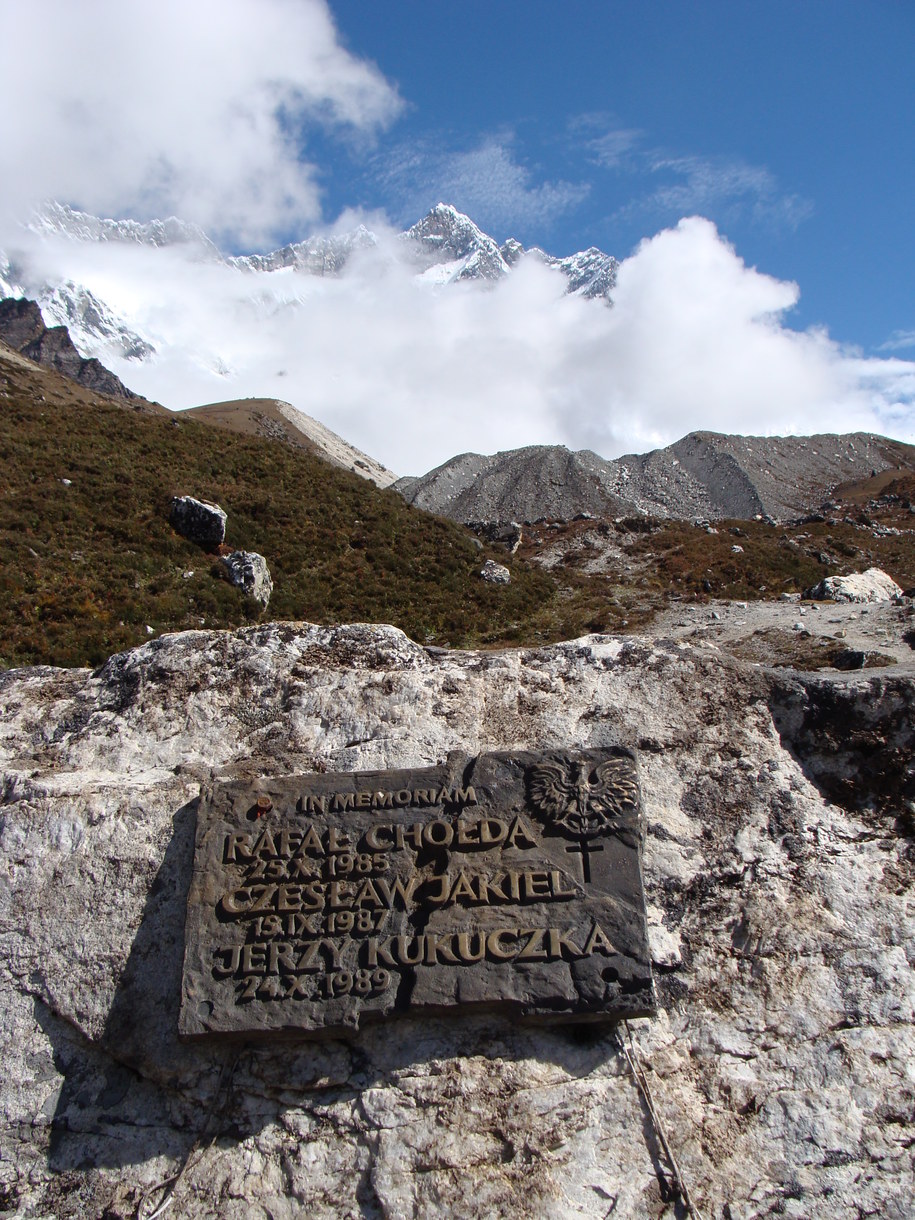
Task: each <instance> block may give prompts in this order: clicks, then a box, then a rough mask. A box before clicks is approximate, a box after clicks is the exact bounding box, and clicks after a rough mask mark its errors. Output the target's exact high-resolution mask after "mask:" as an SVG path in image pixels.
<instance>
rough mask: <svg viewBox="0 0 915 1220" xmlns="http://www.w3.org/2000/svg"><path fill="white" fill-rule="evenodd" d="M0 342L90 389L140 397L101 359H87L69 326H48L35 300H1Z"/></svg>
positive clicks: (102, 392) (129, 397)
mask: <svg viewBox="0 0 915 1220" xmlns="http://www.w3.org/2000/svg"><path fill="white" fill-rule="evenodd" d="M0 339H2V340H3V341H4V343H7V344H8V345H9V346H10V347H11V348H13V350H14V351H17V352H19V354H20V355H22V356H25V357H26V358H27V359H28V360H34V361H35V363H36V364H40V365H42V366H43V367H44V368H48V369H53V370H54V371H55V372H57V373H62V374H63V375H64V376H65V377H69V378H71V380H73V381H78V382H79V384H80V385H81V386H85V388H86V389H87V390H94V391H96V393H99V394H110V395H111V397H112V398H126V399H136V398H139V395H137V394H134V392H133V391H132V390H128V389H127V387H126V386H125V385H124V383H123V382H122V381H121V380H120V378H119V377H116V376H115V375H114V373H112V372H109V370H108V369H106V368H105V366H104V365H103V364H101V363H100V362H99V361H98V360H96V359H94V358H92V359H89V360H84V359H83V357H82V356H81V355H80V354H79V352H78V351H77V350H76V348H75V346H74V345H73V340H72V339H71V338H70V333H69V331H68V330H67V328H66V326H52V327H50V328H49V327H47V326H45V324H44V319H43V318H42V316H41V310H40V309H39V307H38V305H37V304H36V302H35V301H28V300H25V299H22V298H15V297H7V298H6V299H5V300H2V301H0Z"/></svg>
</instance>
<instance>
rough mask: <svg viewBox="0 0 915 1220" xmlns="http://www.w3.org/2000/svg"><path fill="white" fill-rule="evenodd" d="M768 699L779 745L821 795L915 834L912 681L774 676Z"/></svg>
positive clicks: (914, 696) (914, 694) (914, 693)
mask: <svg viewBox="0 0 915 1220" xmlns="http://www.w3.org/2000/svg"><path fill="white" fill-rule="evenodd" d="M769 706H770V708H771V711H772V719H773V722H774V724H775V727H776V729H777V730H778V734H779V737H780V738H781V741H782V745H783V746H785V748H786V749H787V750H789V751H790V753H791V754H792V755H793V756H794V758H795V759H796V760H797V762H798V763H799V765H800V767H801V769H802V770H803V772H804V774H805V775H806V776H807V778H808V779H809V780H810V781H811V783H813V784H814V785H815V787H816V788H817V789H818V790H819V791H820V792H821V793H822V795H823V796H824V797H825V798H826V799H827V800H829V801H832V802H834V803H835V804H837V805H841V806H842V807H843V808H844V809H847V810H848V811H849V812H851V813H858V814H861V815H862V816H866V815H867V813H869V812H871V813H874V814H877V815H882V817H887V816H893V817H894V818H895V829H896V830H897V831H898V832H899V833H900V834H904V835H907V836H909V837H913V836H915V817H913V813H915V803H913V802H915V771H913V768H912V765H911V759H912V754H913V749H915V682H913V681H912V680H911V679H909V678H901V677H873V678H870V679H862V680H859V681H854V682H836V681H835V680H834V679H833V680H830V679H816V678H806V679H797V680H785V681H778V682H775V683H774V684H773V686H772V691H771V694H770V698H769Z"/></svg>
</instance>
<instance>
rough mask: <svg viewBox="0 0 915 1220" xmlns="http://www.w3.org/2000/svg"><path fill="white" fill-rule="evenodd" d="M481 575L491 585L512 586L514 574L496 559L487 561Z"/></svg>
mask: <svg viewBox="0 0 915 1220" xmlns="http://www.w3.org/2000/svg"><path fill="white" fill-rule="evenodd" d="M480 575H481V576H482V578H483V579H484V580H485V581H488V582H489V583H490V584H491V585H508V584H511V578H512V574H511V572H510V571H509V570H508V568H507V567H506V566H505V564H504V563H496V561H495V560H494V559H487V560H486V562H485V563H484V564H483V566H482V568H481V569H480Z"/></svg>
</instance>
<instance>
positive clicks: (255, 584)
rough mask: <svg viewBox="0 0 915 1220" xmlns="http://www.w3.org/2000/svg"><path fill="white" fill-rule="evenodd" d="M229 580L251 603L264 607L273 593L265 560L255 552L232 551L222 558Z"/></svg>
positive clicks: (271, 581)
mask: <svg viewBox="0 0 915 1220" xmlns="http://www.w3.org/2000/svg"><path fill="white" fill-rule="evenodd" d="M222 563H223V564H224V565H225V568H226V571H227V572H228V574H229V580H230V581H231V582H232V584H233V585H235V587H236V588H238V589H241V590H243V591H244V593H245V594H246V595H247V596H248V597H250V598H251V599H252V600H253V601H256V602H260V604H261V605H262V606H266V605H267V603H268V602H269V601H270V595H271V594H272V593H273V580H272V578H271V576H270V569H269V568H268V567H267V560H266V559H265V558H264V557H263V555H258V553H257V551H232V553H231V554H230V555H223V556H222Z"/></svg>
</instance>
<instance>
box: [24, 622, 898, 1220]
mask: <svg viewBox="0 0 915 1220" xmlns="http://www.w3.org/2000/svg"><path fill="white" fill-rule="evenodd" d="M0 703H2V706H3V708H4V715H3V719H2V721H0V782H2V809H0V847H2V859H3V862H4V864H3V868H2V870H0V996H2V1000H0V1002H2V1006H3V1014H4V1019H3V1021H2V1023H0V1059H2V1062H3V1073H2V1079H0V1116H2V1121H0V1179H2V1184H0V1191H2V1198H3V1204H2V1208H3V1210H5V1211H9V1212H12V1214H15V1215H18V1216H23V1217H39V1216H45V1217H47V1216H54V1217H77V1216H79V1217H83V1216H99V1215H102V1214H104V1215H106V1216H108V1217H111V1218H114V1217H127V1216H131V1217H133V1216H136V1215H141V1216H143V1217H146V1218H147V1220H148V1218H149V1217H150V1216H151V1214H152V1212H153V1211H154V1210H155V1209H156V1208H157V1207H159V1206H160V1205H161V1204H162V1203H163V1202H164V1201H165V1199H164V1195H163V1189H162V1188H157V1184H158V1183H162V1182H163V1181H164V1180H166V1179H169V1178H170V1177H171V1176H172V1175H174V1174H176V1173H178V1172H179V1170H181V1169H182V1166H184V1170H183V1172H182V1173H181V1176H180V1178H179V1180H178V1181H177V1184H176V1185H175V1188H174V1197H173V1199H172V1200H171V1206H170V1210H169V1211H168V1212H166V1214H171V1215H174V1216H182V1217H192V1218H197V1217H200V1218H202V1217H212V1218H214V1220H215V1218H216V1217H219V1218H220V1220H225V1218H228V1220H235V1218H237V1220H242V1218H245V1220H247V1218H248V1217H266V1216H271V1217H275V1218H278V1220H292V1218H293V1217H308V1218H309V1220H324V1218H326V1220H331V1218H333V1220H340V1218H341V1217H352V1218H354V1220H355V1218H356V1217H360V1218H362V1220H365V1218H372V1220H374V1218H378V1220H381V1218H382V1217H384V1218H408V1217H409V1218H419V1217H423V1218H425V1217H428V1218H430V1220H431V1218H432V1217H439V1216H443V1215H448V1216H452V1217H458V1218H463V1217H466V1218H468V1220H469V1218H482V1217H494V1216H511V1217H521V1218H531V1220H533V1218H537V1220H546V1218H550V1220H552V1218H555V1217H559V1216H561V1217H594V1218H595V1220H597V1218H598V1217H605V1216H607V1215H610V1214H612V1215H613V1217H614V1220H616V1218H618V1217H622V1218H631V1220H643V1218H644V1217H652V1218H655V1220H657V1218H660V1217H661V1216H667V1217H672V1216H674V1215H675V1214H676V1215H682V1214H684V1213H683V1210H682V1208H679V1209H677V1208H676V1206H675V1204H674V1202H673V1201H672V1200H671V1197H670V1194H669V1191H668V1184H667V1183H665V1182H662V1181H661V1180H660V1179H659V1165H661V1164H662V1160H661V1158H660V1157H659V1153H658V1149H657V1145H656V1142H655V1138H654V1136H653V1134H652V1129H651V1124H650V1123H649V1121H648V1119H647V1117H646V1111H645V1108H644V1105H643V1103H642V1101H641V1099H640V1096H639V1094H638V1092H637V1091H636V1088H635V1086H634V1084H633V1081H632V1078H631V1076H630V1075H629V1072H628V1069H627V1066H626V1062H625V1060H624V1058H623V1057H622V1055H621V1053H620V1050H619V1046H618V1043H617V1041H616V1039H615V1036H614V1033H613V1031H612V1030H611V1029H603V1028H600V1027H598V1028H597V1029H595V1030H594V1031H585V1032H584V1033H583V1032H582V1031H581V1030H580V1029H578V1030H573V1029H565V1028H556V1027H553V1028H538V1027H531V1026H524V1025H519V1024H517V1023H512V1022H510V1021H508V1020H506V1019H504V1018H501V1017H499V1015H498V1014H485V1013H476V1014H474V1013H469V1014H467V1015H464V1016H461V1017H459V1018H457V1019H444V1018H430V1019H428V1020H419V1019H415V1018H413V1019H395V1020H392V1021H390V1022H388V1023H386V1024H383V1025H378V1026H375V1027H372V1028H367V1029H365V1030H364V1031H363V1032H361V1033H359V1034H358V1035H357V1036H355V1038H354V1039H353V1040H352V1041H351V1042H343V1041H331V1042H325V1043H316V1044H311V1043H300V1042H295V1041H291V1042H282V1041H275V1040H266V1041H260V1042H258V1041H251V1042H243V1043H238V1042H235V1043H229V1042H221V1041H219V1040H215V1041H210V1042H208V1041H202V1042H187V1043H181V1042H179V1041H178V1039H177V1036H176V1022H177V1009H178V993H179V979H180V973H181V960H182V945H183V919H184V903H185V896H186V892H187V887H188V882H189V875H190V869H191V862H192V854H193V837H194V816H195V815H194V809H195V801H196V799H197V796H198V793H199V790H200V785H201V783H203V782H207V781H208V780H209V778H210V777H212V776H214V775H219V776H227V777H228V776H238V777H241V776H249V777H252V776H256V775H261V774H267V773H272V774H280V773H295V772H302V771H307V770H309V769H315V768H317V769H324V768H326V769H327V770H328V771H350V770H366V769H378V768H397V767H411V766H427V765H432V764H436V763H438V762H441V761H443V760H444V759H445V758H446V756H447V755H448V753H449V752H450V751H454V750H459V751H462V752H476V751H489V750H512V749H522V748H523V749H543V748H548V747H553V746H562V747H567V746H580V747H582V748H585V747H592V746H593V747H603V746H616V745H621V746H626V747H631V748H633V749H635V750H636V751H637V752H638V754H639V760H640V761H639V766H640V774H641V785H642V792H643V802H644V808H645V814H646V843H645V859H644V865H645V868H644V871H645V890H646V897H647V902H648V914H649V928H650V935H651V944H652V949H653V954H654V957H655V969H656V983H657V990H658V998H659V1015H658V1017H657V1018H655V1019H652V1020H644V1021H639V1022H635V1023H634V1024H633V1034H634V1039H635V1043H636V1046H637V1048H638V1054H639V1057H640V1059H641V1061H642V1063H643V1064H644V1066H645V1069H646V1072H647V1077H648V1080H649V1083H650V1088H651V1091H652V1094H653V1097H654V1104H655V1107H656V1110H657V1112H658V1114H659V1116H660V1118H661V1121H662V1122H663V1124H664V1125H665V1127H666V1130H667V1135H668V1139H669V1141H670V1143H671V1146H672V1148H673V1151H674V1153H675V1155H676V1157H677V1158H678V1161H679V1163H680V1167H681V1170H682V1172H683V1175H684V1177H685V1179H686V1180H687V1182H688V1185H689V1187H690V1190H691V1193H692V1195H693V1197H694V1200H695V1202H696V1203H697V1204H698V1206H699V1207H700V1209H701V1211H702V1214H703V1216H704V1217H705V1218H706V1220H709V1218H710V1217H714V1218H716V1220H721V1218H723V1217H730V1218H731V1220H735V1218H739V1220H751V1218H752V1217H763V1216H771V1215H781V1216H795V1217H812V1216H816V1217H837V1218H842V1220H846V1218H847V1220H852V1218H855V1220H857V1217H859V1216H861V1215H879V1216H881V1217H888V1218H890V1220H903V1217H905V1216H908V1215H910V1214H911V1200H912V1198H913V1197H915V1175H913V1160H912V1149H911V1146H910V1145H911V1130H912V1123H913V1120H915V1076H913V1069H912V1064H913V1062H915V1026H913V1022H915V972H913V969H912V966H913V964H915V936H913V920H912V916H913V908H912V882H913V877H915V856H913V845H912V838H911V836H912V817H911V808H912V806H911V804H910V802H911V800H912V797H913V795H915V792H913V790H912V789H913V780H912V777H911V776H910V774H909V771H908V760H909V759H910V758H911V754H912V747H913V743H915V683H913V680H912V676H911V673H910V672H906V671H902V670H898V669H897V670H895V671H892V672H890V673H886V674H883V675H878V676H874V675H873V673H871V674H869V675H868V676H867V677H866V678H864V677H860V676H853V677H848V676H843V677H839V678H831V679H829V678H824V677H817V678H808V677H804V678H801V677H800V676H796V675H791V674H786V673H785V672H784V671H781V672H779V673H777V674H776V673H774V672H767V671H764V670H762V669H759V668H753V667H748V666H742V665H740V664H738V663H736V662H732V661H730V660H728V659H727V658H725V657H724V656H723V655H721V654H718V653H716V652H714V651H713V650H707V651H705V650H702V649H699V648H694V647H691V646H689V645H685V644H683V643H676V642H674V641H670V640H668V641H663V640H661V641H650V640H647V639H636V638H628V639H615V638H611V637H607V636H592V637H588V638H586V639H582V640H577V641H574V642H571V643H567V644H562V645H557V646H554V647H551V648H544V649H528V650H520V651H512V652H504V653H475V652H454V653H447V652H442V651H439V650H435V651H434V652H429V651H426V650H425V649H423V648H421V647H419V646H418V645H415V644H413V643H411V642H410V641H409V640H408V639H407V638H406V637H405V636H403V635H402V634H401V633H400V632H398V631H396V630H394V629H393V628H385V627H367V626H350V627H338V628H326V627H311V626H307V625H304V624H272V625H270V626H264V627H253V628H248V629H245V630H242V631H237V632H203V631H201V632H190V633H184V634H180V635H172V636H163V637H162V638H160V639H157V640H155V641H152V642H150V643H149V644H147V645H145V646H143V647H142V648H138V649H136V650H134V651H132V652H129V653H125V654H122V655H119V656H116V657H113V658H112V659H111V660H110V661H109V662H108V663H107V664H106V665H104V666H103V667H102V668H101V669H100V670H98V671H96V672H94V673H92V672H89V671H87V670H75V671H66V670H56V669H50V668H47V667H43V668H37V669H29V670H18V671H11V672H8V673H5V674H2V675H0ZM147 1192H148V1193H147Z"/></svg>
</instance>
